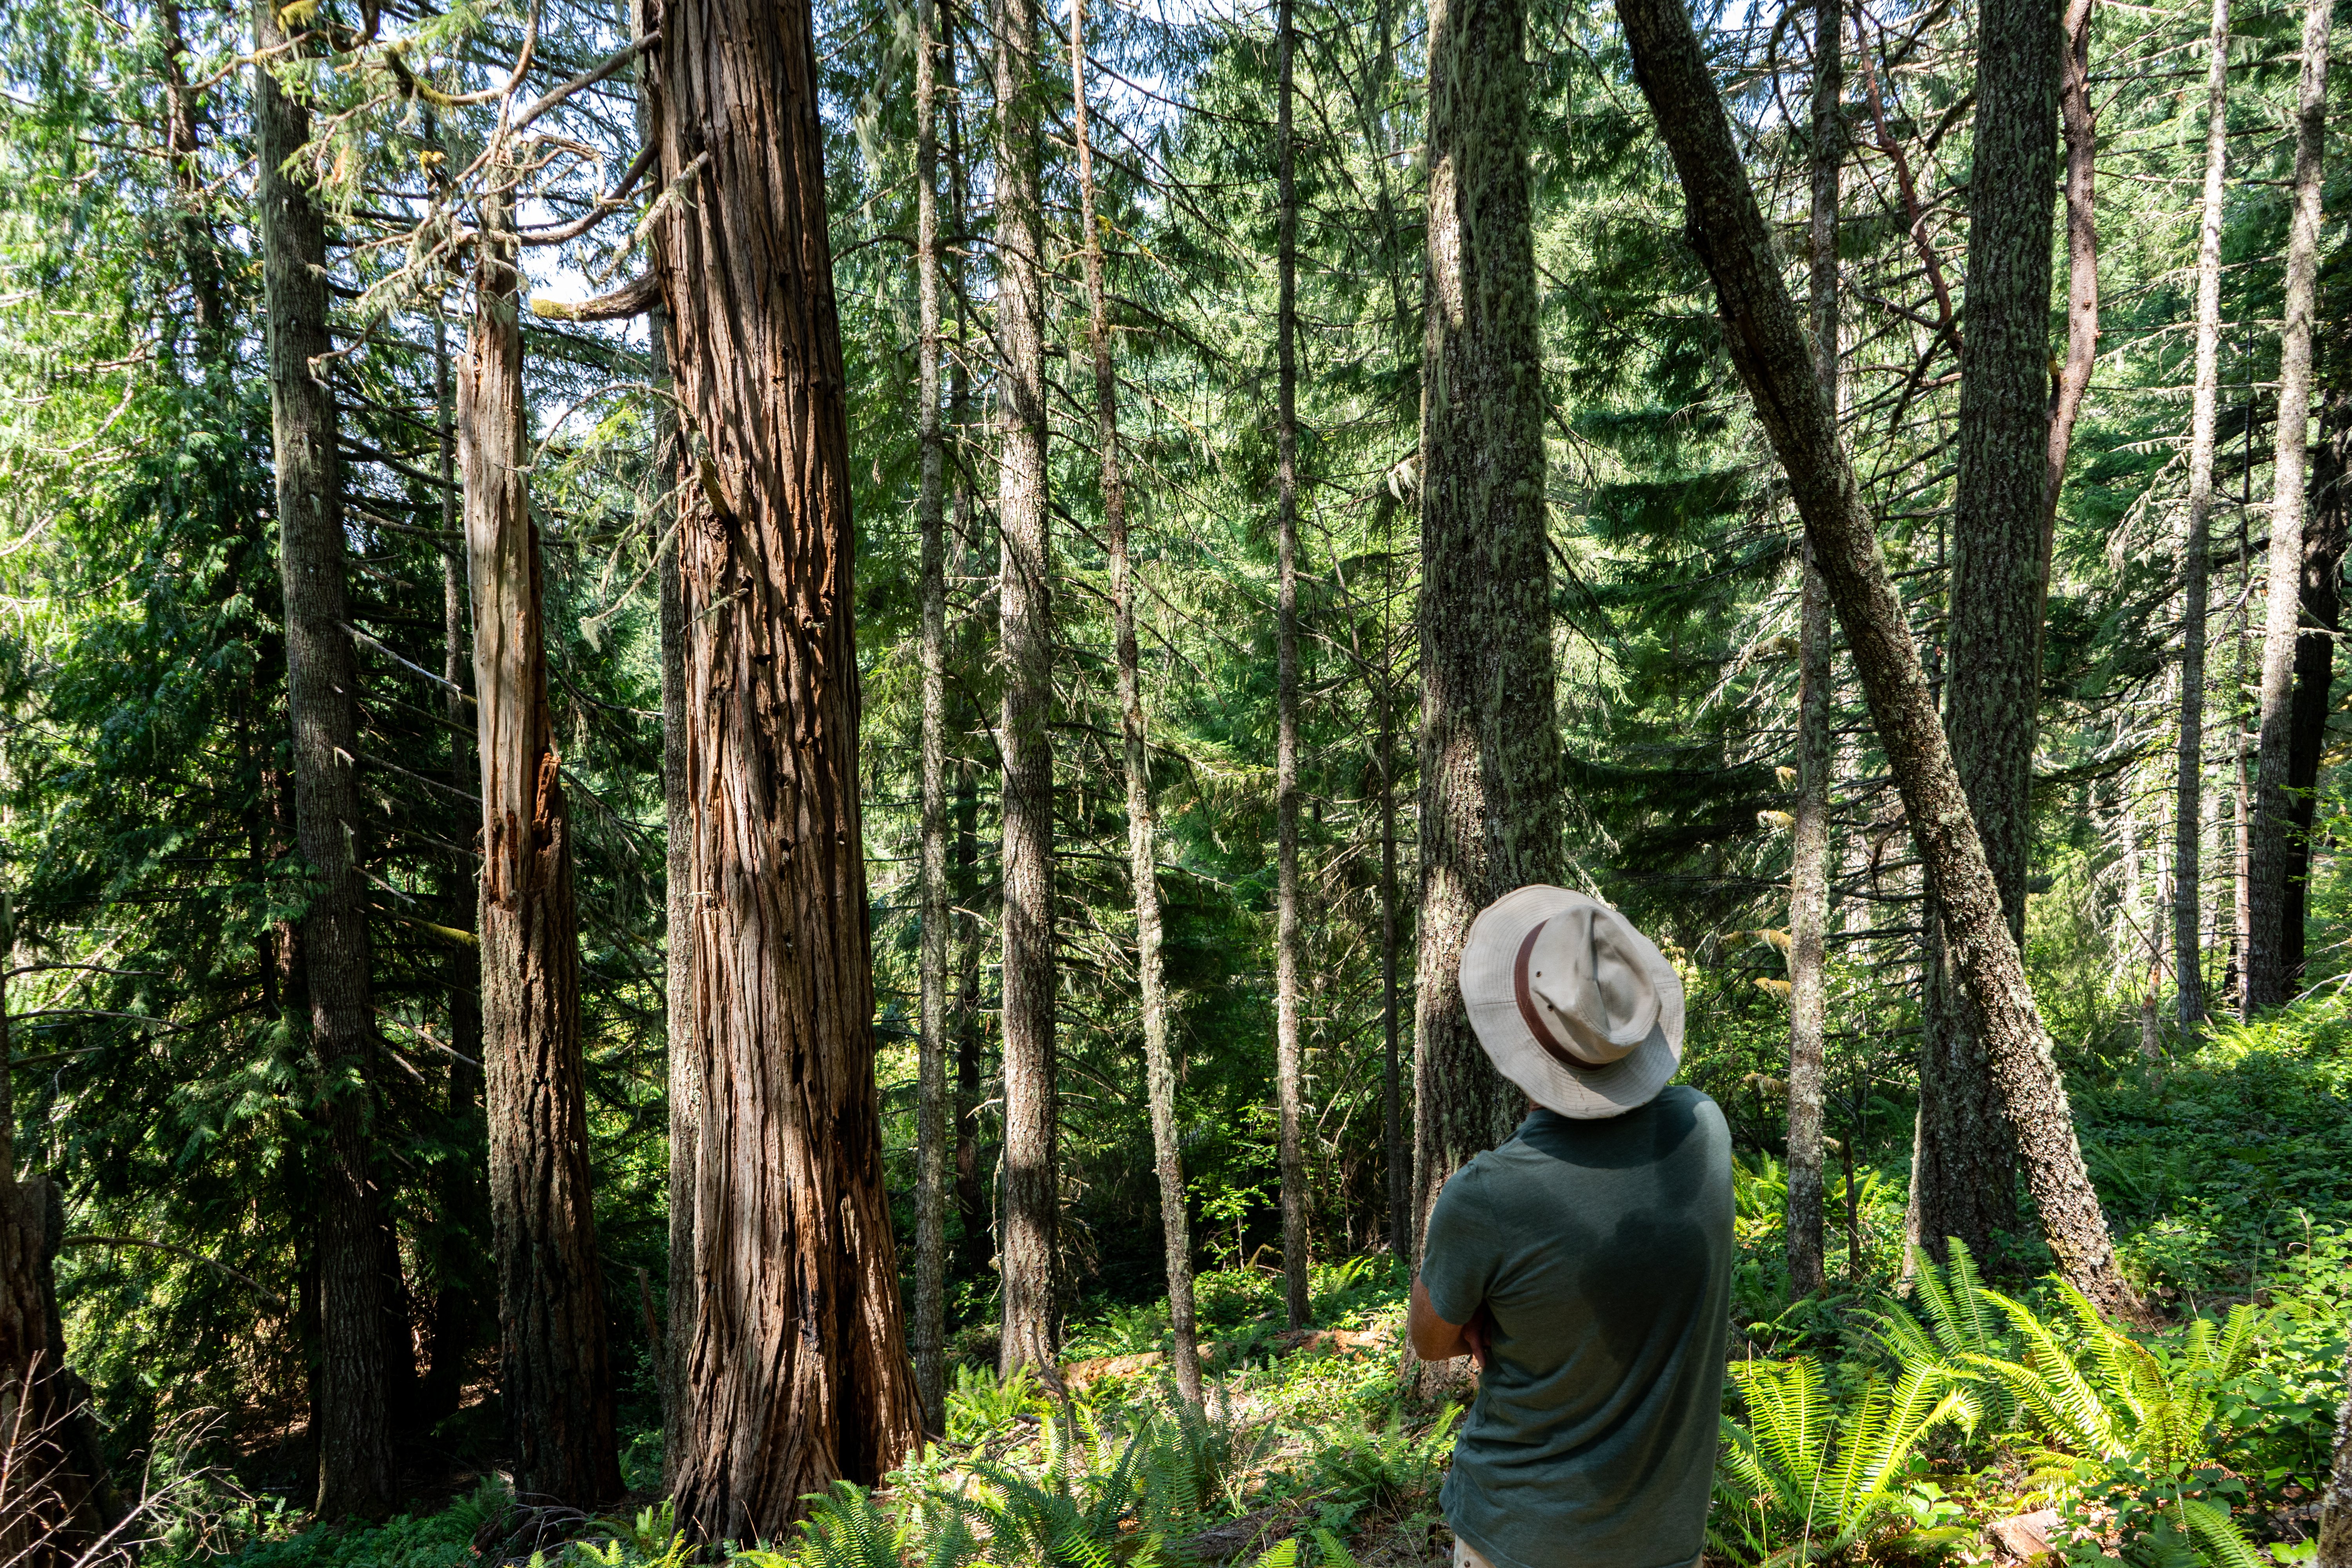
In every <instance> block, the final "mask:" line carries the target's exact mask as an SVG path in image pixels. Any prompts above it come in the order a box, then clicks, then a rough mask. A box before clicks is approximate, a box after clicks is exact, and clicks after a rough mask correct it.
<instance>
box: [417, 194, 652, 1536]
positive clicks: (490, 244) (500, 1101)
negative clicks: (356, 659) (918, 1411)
mask: <svg viewBox="0 0 2352 1568" xmlns="http://www.w3.org/2000/svg"><path fill="white" fill-rule="evenodd" d="M490 212H491V214H492V222H491V224H489V225H486V232H485V233H484V234H483V236H482V237H481V238H480V239H479V240H478V242H477V245H478V252H479V253H478V258H477V260H476V264H475V275H474V283H475V287H474V318H473V325H472V331H470V332H469V333H468V334H467V340H466V353H465V356H464V357H463V358H462V359H461V360H460V361H459V362H458V367H457V447H458V463H459V467H460V468H462V469H463V470H464V473H465V496H466V504H465V510H466V561H467V572H468V574H469V581H470V582H471V584H472V586H473V596H474V701H475V712H476V715H477V717H476V725H475V733H476V737H477V742H478V748H479V750H480V753H481V765H482V893H481V937H482V1023H483V1029H482V1040H483V1058H482V1064H483V1067H484V1068H485V1069H486V1071H487V1075H488V1114H489V1129H490V1232H491V1237H492V1249H493V1251H494V1253H495V1255H496V1259H495V1262H496V1268H497V1272H498V1280H499V1337H500V1358H499V1370H500V1376H499V1387H500V1389H501V1391H502V1392H503V1394H504V1395H505V1402H506V1414H507V1422H508V1426H509V1430H510V1431H511V1432H512V1434H513V1436H514V1444H515V1489H516V1491H517V1492H518V1493H519V1494H520V1495H521V1496H523V1497H525V1498H528V1499H539V1498H546V1499H552V1500H556V1501H559V1502H563V1503H568V1504H570V1505H572V1507H575V1508H585V1507H590V1506H593V1504H595V1503H598V1502H602V1501H604V1500H607V1499H609V1498H614V1497H617V1496H619V1495H620V1491H621V1468H620V1458H619V1451H618V1448H617V1447H616V1445H615V1440H614V1426H613V1378H612V1367H611V1363H610V1358H609V1356H608V1354H607V1352H606V1349H605V1323H604V1285H603V1279H602V1275H601V1271H600V1268H599V1266H598V1259H597V1256H596V1222H595V1205H594V1202H593V1197H592V1194H591V1191H590V1178H589V1173H588V1090H587V1084H586V1082H585V1080H584V1078H583V1072H582V1068H581V1061H580V936H579V915H578V911H577V909H576V907H575V904H574V901H573V896H572V826H571V820H570V816H569V813H568V812H567V811H566V809H565V805H564V800H563V780H562V764H561V763H560V761H559V759H558V757H557V755H556V751H555V731H554V714H553V711H552V710H551V708H550V706H549V703H548V700H547V647H546V640H545V634H544V628H543V626H542V625H541V589H540V548H539V530H538V528H537V527H536V526H535V525H534V524H533V523H532V521H531V516H530V491H529V489H528V488H527V485H526V481H525V479H524V474H525V470H526V469H527V468H528V467H529V464H530V449H529V447H530V441H529V433H528V426H527V416H526V413H525V409H524V405H523V396H522V327H521V323H520V321H519V320H518V318H517V314H516V305H517V302H518V301H517V299H516V288H515V283H516V278H515V268H514V257H513V254H512V250H511V248H510V247H511V246H512V245H513V243H514V242H513V240H512V238H511V237H510V234H509V232H507V231H506V230H505V229H504V227H503V226H502V225H499V224H497V222H496V218H497V216H498V212H499V209H498V206H497V205H496V204H495V203H494V204H492V205H491V206H490Z"/></svg>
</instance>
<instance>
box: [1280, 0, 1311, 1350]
mask: <svg viewBox="0 0 2352 1568" xmlns="http://www.w3.org/2000/svg"><path fill="white" fill-rule="evenodd" d="M1290 13H1291V0H1279V3H1278V4H1277V5H1276V9H1275V16H1276V20H1275V45H1274V47H1275V60H1276V65H1275V76H1276V87H1275V113H1274V124H1275V132H1274V134H1275V143H1276V153H1275V160H1276V212H1277V215H1278V216H1277V218H1276V238H1275V273H1276V286H1275V288H1276V294H1275V329H1274V331H1275V361H1276V373H1275V374H1276V395H1275V398H1276V401H1275V415H1274V449H1275V459H1274V462H1275V475H1276V479H1275V513H1274V519H1275V521H1274V529H1275V553H1276V558H1277V563H1278V564H1277V567H1276V570H1277V573H1278V577H1279V580H1278V582H1277V584H1276V590H1275V648H1276V651H1275V662H1276V679H1275V742H1274V777H1275V784H1274V814H1275V899H1274V901H1275V914H1274V1101H1275V1115H1276V1122H1277V1123H1278V1129H1279V1138H1280V1142H1281V1157H1282V1278H1283V1292H1282V1299H1283V1310H1284V1311H1285V1313H1286V1316H1287V1317H1288V1319H1289V1321H1290V1326H1291V1327H1292V1328H1294V1329H1297V1328H1304V1327H1305V1326H1306V1323H1307V1153H1306V1146H1305V1142H1304V1138H1303V1135H1302V1132H1301V1131H1300V1125H1299V1124H1300V1121H1301V1120H1302V1116H1303V1113H1302V1111H1301V1109H1300V1108H1301V1102H1302V1100H1304V1098H1305V1092H1304V1091H1305V1084H1304V1081H1303V1080H1304V1078H1305V1068H1304V1064H1303V1061H1302V1053H1301V1050H1300V1047H1299V1040H1298V985H1299V978H1298V957H1299V954H1298V945H1299V942H1300V933H1299V927H1298V348H1297V337H1298V185H1297V178H1296V172H1295V169H1294V162H1295V159H1296V157H1297V147H1296V144H1295V143H1296V138H1295V137H1294V136H1293V135H1292V134H1291V125H1290V108H1291V104H1290V100H1291V95H1292V91H1291V89H1292V83H1291V78H1292V57H1293V55H1294V53H1295V51H1296V48H1297V39H1296V37H1294V33H1295V29H1294V28H1293V26H1292V24H1291V14H1290Z"/></svg>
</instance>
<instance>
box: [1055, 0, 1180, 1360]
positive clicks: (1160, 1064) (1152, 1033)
mask: <svg viewBox="0 0 2352 1568" xmlns="http://www.w3.org/2000/svg"><path fill="white" fill-rule="evenodd" d="M1086 28H1087V8H1086V0H1073V4H1072V5H1071V7H1070V102H1071V105H1072V108H1073V110H1074V117H1075V121H1076V130H1077V136H1076V141H1077V150H1078V216H1079V223H1080V225H1081V226H1082V228H1083V230H1084V232H1085V234H1086V237H1087V242H1086V248H1085V251H1084V257H1085V261H1086V272H1087V343H1088V346H1089V347H1090V348H1091V349H1092V350H1093V353H1094V373H1095V439H1096V440H1097V442H1099V443H1100V445H1101V447H1102V497H1103V536H1104V541H1105V542H1106V544H1107V545H1108V553H1109V556H1110V596H1111V616H1112V623H1113V639H1114V641H1115V642H1116V643H1117V644H1118V712H1119V731H1120V738H1121V741H1122V742H1123V743H1124V747H1125V752H1126V764H1127V823H1128V827H1127V843H1128V874H1129V878H1130V879H1132V881H1133V882H1134V885H1135V958H1136V964H1135V968H1136V976H1137V981H1138V989H1139V992H1140V993H1141V1003H1142V1010H1143V1072H1144V1092H1145V1095H1146V1097H1147V1098H1148V1100H1150V1111H1151V1155H1152V1165H1153V1168H1154V1170H1155V1171H1156V1172H1157V1173H1158V1175H1159V1178H1160V1236H1161V1238H1162V1240H1163V1241H1164V1243H1165V1245H1166V1248H1167V1262H1168V1309H1169V1318H1170V1320H1171V1327H1172V1329H1173V1340H1172V1342H1173V1346H1174V1355H1173V1358H1172V1359H1173V1361H1174V1364H1175V1372H1176V1386H1177V1388H1178V1390H1179V1391H1180V1392H1181V1394H1183V1396H1184V1397H1185V1398H1186V1399H1187V1400H1189V1401H1191V1402H1192V1404H1194V1405H1198V1404H1200V1403H1201V1351H1200V1343H1199V1331H1198V1329H1197V1328H1196V1327H1195V1325H1194V1321H1193V1315H1192V1224H1191V1222H1190V1220H1189V1219H1188V1217H1187V1216H1186V1214H1185V1210H1184V1163H1183V1153H1182V1148H1181V1144H1180V1142H1179V1141H1178V1137H1177V1131H1176V1069H1175V1066H1174V1064H1173V1063H1172V1062H1171V1059H1170V1058H1169V1054H1168V1000H1167V994H1166V986H1165V982H1164V979H1163V976H1162V973H1161V969H1162V966H1161V963H1160V882H1159V850H1158V840H1159V831H1158V828H1159V825H1158V823H1157V821H1156V820H1155V818H1154V816H1153V813H1152V805H1151V759H1150V751H1149V749H1148V747H1147V746H1146V743H1145V735H1144V726H1143V682H1142V677H1141V671H1140V668H1139V665H1140V660H1139V655H1138V652H1137V647H1136V638H1135V584H1134V580H1133V574H1132V568H1131V566H1130V563H1129V560H1128V549H1127V545H1128V534H1127V475H1126V471H1125V468H1124V465H1122V464H1121V462H1120V461H1119V453H1118V374H1117V370H1116V367H1115V366H1114V365H1113V363H1112V361H1111V347H1110V305H1109V296H1108V289H1107V287H1106V284H1105V280H1104V276H1103V251H1102V231H1101V229H1100V228H1099V227H1098V226H1097V221H1096V217H1095V162H1094V146H1093V143H1092V142H1091V141H1090V140H1089V136H1088V132H1087V69H1086V58H1087V54H1086Z"/></svg>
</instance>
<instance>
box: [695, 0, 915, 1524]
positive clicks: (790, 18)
mask: <svg viewBox="0 0 2352 1568" xmlns="http://www.w3.org/2000/svg"><path fill="white" fill-rule="evenodd" d="M661 21H662V37H661V41H660V43H659V44H657V45H656V46H655V48H654V50H653V65H654V70H653V71H652V73H651V74H652V76H653V77H654V78H655V79H656V82H657V84H658V86H657V95H656V105H655V113H656V121H657V123H658V129H657V135H658V137H659V144H660V149H661V151H660V164H659V166H660V170H661V174H662V178H663V180H664V182H665V183H666V184H669V185H672V186H675V184H676V183H677V182H678V181H679V180H680V179H682V178H684V177H686V176H687V173H688V169H689V167H690V166H696V165H697V164H698V161H701V162H700V163H699V165H698V174H696V176H695V187H694V189H693V191H692V193H691V196H692V199H691V200H681V201H678V202H676V203H673V204H670V205H668V206H667V209H666V210H665V211H664V213H663V215H662V216H661V218H660V220H659V224H658V226H657V229H656V237H657V241H658V256H657V259H656V268H657V269H658V271H659V273H660V276H661V280H662V302H663V306H664V309H665V310H666V311H667V315H668V320H669V333H670V344H669V348H670V370H671V374H672V377H673V381H674V384H675V387H676V390H677V407H678V411H679V419H680V423H681V426H683V429H682V439H683V440H684V441H686V442H688V443H690V445H689V447H688V451H687V453H686V455H685V458H684V460H683V463H682V465H681V466H682V467H684V468H686V469H687V471H688V474H690V476H691V482H689V483H687V484H682V485H681V486H680V487H679V491H678V509H679V527H678V577H679V588H680V598H681V605H680V607H681V610H682V612H683V616H684V620H685V626H686V700H685V712H686V716H687V723H686V738H687V758H686V765H687V798H688V802H689V809H690V816H691V831H690V835H689V837H690V838H691V841H692V844H693V861H692V865H691V868H690V881H689V886H690V887H691V889H692V893H693V898H694V909H693V921H694V940H693V948H692V951H693V955H694V963H693V972H692V976H691V992H692V997H693V1016H692V1026H691V1039H690V1040H689V1041H688V1054H689V1057H690V1063H689V1071H690V1073H691V1074H692V1088H693V1092H694V1095H695V1097H696V1099H697V1100H698V1102H699V1110H698V1121H697V1127H696V1131H697V1140H696V1144H695V1148H694V1152H693V1161H694V1166H693V1170H692V1172H691V1173H690V1178H689V1180H688V1183H687V1184H686V1190H685V1191H683V1192H674V1193H673V1194H672V1199H671V1201H672V1202H673V1204H677V1203H685V1204H688V1205H691V1208H692V1215H691V1220H690V1224H691V1229H692V1237H691V1241H690V1243H689V1247H690V1250H691V1253H692V1258H691V1267H690V1268H689V1269H688V1277H689V1279H690V1280H691V1283H692V1289H693V1291H694V1298H695V1299H694V1310H693V1313H692V1315H691V1321H690V1324H681V1323H677V1322H676V1321H673V1324H672V1328H671V1332H672V1333H673V1334H676V1333H678V1332H680V1331H688V1332H690V1334H691V1336H692V1340H691V1344H690V1345H689V1346H688V1347H687V1348H686V1349H685V1350H684V1352H683V1365H682V1371H683V1375H682V1377H681V1380H680V1381H681V1384H682V1388H681V1393H680V1398H681V1399H682V1400H683V1402H684V1404H685V1406H686V1408H685V1410H684V1412H683V1415H682V1417H681V1421H680V1426H682V1428H683V1430H684V1434H685V1436H684V1443H683V1447H684V1450H685V1451H684V1452H683V1453H682V1454H681V1455H680V1456H679V1458H678V1460H677V1478H676V1484H677V1512H678V1518H679V1521H680V1522H681V1523H682V1524H684V1525H685V1526H686V1527H687V1528H688V1529H689V1530H690V1531H693V1532H694V1533H696V1534H698V1535H699V1536H701V1537H704V1538H706V1539H731V1540H747V1539H753V1538H759V1539H770V1540H772V1539H776V1538H778V1537H780V1536H781V1535H782V1533H783V1531H784V1528H785V1526H786V1525H787V1524H788V1523H789V1522H790V1521H792V1520H793V1518H794V1517H795V1516H796V1515H797V1514H798V1513H799V1512H800V1510H802V1508H803V1507H804V1506H805V1505H804V1503H803V1499H804V1498H805V1497H807V1496H808V1495H809V1494H810V1493H813V1492H822V1491H824V1490H825V1489H827V1488H828V1487H829V1486H830V1485H831V1484H832V1483H833V1482H834V1481H835V1480H837V1479H848V1480H852V1481H856V1482H859V1483H861V1484H866V1485H871V1484H873V1483H874V1482H876V1481H877V1480H879V1479H881V1477H882V1475H883V1474H884V1473H885V1472H886V1471H887V1470H889V1469H890V1468H892V1467H893V1466H895V1465H896V1464H897V1463H898V1461H899V1459H900V1458H902V1457H903V1456H904V1455H905V1454H906V1452H907V1450H908V1447H910V1446H911V1445H912V1443H913V1442H914V1441H915V1439H916V1436H918V1433H919V1427H920V1422H921V1410H920V1405H919V1399H918V1396H917V1394H916V1390H915V1379H914V1372H913V1369H912V1367H911V1365H910V1364H909V1363H908V1359H907V1352H906V1336H905V1331H904V1327H903V1324H902V1321H901V1315H900V1309H899V1302H898V1259H897V1256H896V1253H895V1250H894V1247H893V1244H892V1240H891V1235H890V1211H889V1196H888V1192H887V1188H886V1186H885V1184H884V1177H883V1168H882V1123H881V1109H880V1100H879V1094H878V1091H877V1088H876V1085H875V1079H874V1030H873V1016H874V993H873V979H872V970H871V959H870V946H869V927H868V919H869V916H868V910H867V907H866V866H865V856H864V837H863V825H862V822H861V820H860V812H859V804H858V793H857V781H858V773H857V741H858V717H859V707H858V689H857V658H856V640H855V637H854V635H853V633H854V614H855V607H854V599H853V594H852V581H851V563H852V541H851V531H850V516H849V489H850V487H849V474H848V465H849V447H848V427H847V421H846V417H845V412H844V408H843V405H842V397H843V373H842V361H841V337H840V325H839V320H838V316H837V312H836V310H835V303H834V292H833V268H832V257H831V250H830V246H829V243H828V239H827V230H826V218H825V208H824V164H823V148H824V143H823V136H822V131H821V127H820V122H819V119H818V101H817V79H816V58H815V48H814V40H813V37H812V24H811V19H810V14H809V8H808V6H807V5H805V4H788V5H761V4H756V3H754V0H671V3H670V4H668V5H666V6H665V7H664V10H663V13H662V17H661ZM683 194H684V193H681V195H683Z"/></svg>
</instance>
